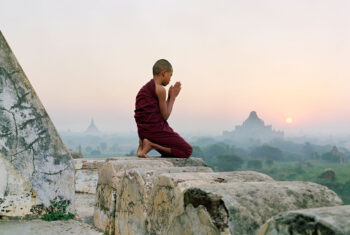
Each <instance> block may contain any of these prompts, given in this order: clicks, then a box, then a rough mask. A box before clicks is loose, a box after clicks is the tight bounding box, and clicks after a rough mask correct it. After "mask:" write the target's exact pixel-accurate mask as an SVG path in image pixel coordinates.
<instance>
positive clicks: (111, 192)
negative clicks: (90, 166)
mask: <svg viewBox="0 0 350 235" xmlns="http://www.w3.org/2000/svg"><path fill="white" fill-rule="evenodd" d="M186 163H188V164H189V165H191V166H193V165H196V164H197V165H200V166H203V165H205V163H204V162H203V161H202V160H193V161H186V159H182V160H180V161H176V160H175V159H165V158H151V159H140V158H135V157H125V158H113V159H107V162H106V163H104V164H103V166H102V167H101V168H99V170H98V172H99V173H98V175H99V176H98V185H97V188H96V197H97V200H96V206H95V210H94V225H95V226H96V227H97V228H99V229H101V230H103V231H106V232H107V233H109V234H113V233H114V226H115V219H114V218H115V212H116V206H117V198H118V195H119V193H120V192H121V182H122V180H123V178H124V176H125V172H126V171H127V170H130V169H133V168H139V167H143V168H152V169H154V168H157V169H161V168H172V167H173V168H174V165H177V166H179V165H183V166H185V165H186ZM210 171H211V170H210Z"/></svg>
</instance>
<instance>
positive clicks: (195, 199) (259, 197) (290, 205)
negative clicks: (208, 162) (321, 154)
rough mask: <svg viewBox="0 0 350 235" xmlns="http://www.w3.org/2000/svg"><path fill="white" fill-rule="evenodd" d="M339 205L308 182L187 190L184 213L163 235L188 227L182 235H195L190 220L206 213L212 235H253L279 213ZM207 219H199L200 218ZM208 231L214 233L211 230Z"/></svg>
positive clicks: (327, 192)
mask: <svg viewBox="0 0 350 235" xmlns="http://www.w3.org/2000/svg"><path fill="white" fill-rule="evenodd" d="M156 197H157V196H155V198H156ZM341 204H342V201H341V199H340V198H339V197H338V196H337V195H336V194H335V193H334V192H333V191H331V190H329V189H328V188H327V187H324V186H321V185H318V184H315V183H310V182H241V183H227V184H206V185H200V186H196V187H191V188H189V189H187V190H186V192H185V193H184V207H185V208H186V210H185V211H186V213H184V214H182V215H180V216H178V217H177V218H175V219H174V220H173V222H172V223H171V226H170V228H169V229H168V231H166V234H177V233H176V231H179V230H180V229H181V228H183V227H188V230H187V231H186V233H185V232H182V234H193V233H196V231H197V230H198V229H199V228H198V227H194V226H190V227H189V225H191V224H195V223H196V221H197V223H198V218H197V217H196V218H194V217H192V216H193V215H196V214H203V213H205V211H206V213H207V215H208V216H210V218H211V220H210V222H211V223H212V225H215V227H216V230H215V231H214V232H213V233H211V234H219V233H225V234H227V233H230V234H256V232H257V230H258V229H259V227H260V226H261V225H262V224H264V223H265V222H266V221H267V220H268V219H269V218H270V217H272V216H274V215H277V214H278V213H280V212H283V211H288V210H296V209H302V208H315V207H325V206H336V205H341ZM188 206H190V208H189V210H188V209H187V207H188ZM192 207H193V208H192ZM204 209H206V210H204ZM208 216H203V215H202V217H201V218H208ZM192 220H193V222H192ZM210 222H209V221H206V220H203V221H201V223H200V224H203V225H206V226H207V227H208V224H210ZM210 228H211V229H213V226H211V227H210ZM159 234H160V233H159Z"/></svg>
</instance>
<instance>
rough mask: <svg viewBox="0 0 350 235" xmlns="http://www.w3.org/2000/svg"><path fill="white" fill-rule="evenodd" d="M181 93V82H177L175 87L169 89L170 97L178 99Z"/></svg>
mask: <svg viewBox="0 0 350 235" xmlns="http://www.w3.org/2000/svg"><path fill="white" fill-rule="evenodd" d="M180 91H181V82H176V83H175V85H173V86H170V88H169V97H171V98H174V99H175V98H176V97H177V96H178V95H179V93H180Z"/></svg>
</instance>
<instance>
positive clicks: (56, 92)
mask: <svg viewBox="0 0 350 235" xmlns="http://www.w3.org/2000/svg"><path fill="white" fill-rule="evenodd" d="M1 5H2V7H1V9H0V23H1V25H0V26H1V27H0V29H1V31H2V32H3V34H4V35H5V36H6V38H7V40H8V42H9V44H10V46H11V47H12V49H13V51H14V53H15V54H16V56H17V58H18V60H19V61H20V63H21V65H22V67H23V69H24V71H26V74H27V76H28V78H29V80H30V82H31V83H32V85H33V87H34V88H35V90H36V92H37V93H38V95H39V97H40V99H41V101H42V102H43V104H44V106H45V108H46V109H47V111H48V113H49V115H50V117H51V118H52V120H53V122H54V124H55V125H56V127H57V129H58V130H60V131H66V130H68V129H70V130H72V131H77V132H81V131H84V130H85V129H86V128H87V126H88V125H89V122H90V120H91V118H94V119H95V122H96V123H97V125H98V126H99V128H100V129H101V130H102V131H107V132H119V133H136V125H135V123H134V119H133V111H134V102H135V96H136V93H137V91H138V90H139V89H140V87H141V86H142V85H143V84H144V83H146V82H147V81H148V80H149V79H151V77H152V76H151V68H152V65H153V63H154V62H155V61H156V60H157V59H159V58H166V59H168V60H169V61H170V62H171V63H172V64H173V67H174V75H173V78H172V84H173V83H174V82H175V81H181V82H182V84H183V89H182V91H181V94H180V96H179V98H178V100H177V101H176V103H175V108H174V111H173V113H172V116H171V118H170V121H169V122H170V125H172V126H173V127H174V129H175V130H177V131H179V132H181V133H186V134H195V135H199V134H203V135H204V134H205V135H217V134H221V133H222V131H224V130H229V131H230V130H233V129H234V127H235V126H236V125H239V124H241V123H242V122H243V121H244V120H245V119H246V118H247V117H248V115H249V113H250V112H251V111H253V110H254V111H257V113H258V114H259V116H260V117H261V118H262V119H263V120H264V121H265V123H266V124H269V125H272V126H273V127H274V128H275V129H277V130H282V131H284V133H285V134H286V135H287V136H288V135H316V136H318V135H319V136H321V135H324V136H329V135H346V134H347V133H348V130H349V128H350V122H349V121H348V120H349V118H350V109H349V108H348V107H349V106H350V99H348V91H349V88H350V80H349V79H348V78H349V77H350V76H349V75H350V71H349V69H348V65H349V62H350V40H349V39H350V26H349V22H350V15H349V14H348V12H349V10H350V3H349V2H348V1H345V0H344V1H332V4H329V1H325V0H324V1H277V0H272V1H257V0H255V1H219V2H217V1H203V0H201V1H166V2H165V1H152V3H151V2H149V1H127V2H125V1H101V2H98V3H97V2H96V1H91V0H88V1H81V0H79V1H68V0H63V1H38V0H35V1H30V2H29V1H24V0H23V1H18V0H15V1H5V2H2V4H1ZM287 118H291V119H292V122H291V123H287V122H286V119H287Z"/></svg>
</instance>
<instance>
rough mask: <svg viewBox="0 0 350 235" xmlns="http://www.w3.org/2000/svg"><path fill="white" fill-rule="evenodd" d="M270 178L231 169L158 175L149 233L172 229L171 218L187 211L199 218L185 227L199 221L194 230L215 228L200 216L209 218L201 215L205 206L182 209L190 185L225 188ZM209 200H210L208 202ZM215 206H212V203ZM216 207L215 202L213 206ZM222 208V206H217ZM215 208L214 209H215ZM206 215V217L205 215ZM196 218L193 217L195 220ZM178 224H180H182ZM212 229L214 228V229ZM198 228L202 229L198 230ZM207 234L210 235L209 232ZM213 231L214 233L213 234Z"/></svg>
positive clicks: (151, 206)
mask: <svg viewBox="0 0 350 235" xmlns="http://www.w3.org/2000/svg"><path fill="white" fill-rule="evenodd" d="M273 181H274V180H273V179H272V178H271V177H269V176H267V175H265V174H262V173H258V172H254V171H234V172H215V173H214V172H212V173H203V172H194V173H181V174H179V173H171V174H161V175H160V176H159V177H158V179H157V181H156V182H155V183H154V187H153V190H152V199H153V200H152V203H151V205H150V208H152V209H151V212H150V213H149V214H148V218H149V222H148V223H149V224H150V233H151V234H168V233H170V231H171V230H172V229H175V228H171V226H172V224H173V223H174V221H175V220H178V219H179V222H181V218H183V217H184V216H181V215H183V214H189V215H191V216H192V215H193V216H197V217H198V216H199V217H198V218H199V219H200V220H196V219H195V218H193V219H194V221H191V222H190V223H189V224H188V226H189V228H191V227H193V225H191V223H192V222H193V223H194V224H196V223H197V224H198V223H199V222H200V221H202V222H203V223H204V224H202V225H201V226H200V227H196V228H198V229H204V230H203V231H206V232H205V233H207V232H208V233H209V231H216V232H218V231H219V230H218V229H217V228H216V227H215V226H214V224H213V223H211V222H210V221H211V220H209V221H204V220H203V218H210V216H209V215H204V214H205V213H204V212H205V208H201V209H199V210H198V211H196V209H194V208H188V209H187V208H186V206H185V205H184V203H185V202H186V201H185V200H186V198H185V197H184V195H185V192H186V191H187V190H188V189H190V188H193V187H197V186H200V185H214V184H215V185H216V184H217V187H219V188H221V187H227V186H226V184H228V183H233V182H273ZM209 203H213V202H210V201H209ZM212 206H213V207H215V205H212ZM217 206H219V205H217ZM220 208H221V209H222V207H220ZM218 209H219V208H215V209H214V210H218ZM208 216H209V217H208ZM198 218H197V219H198ZM181 224H182V225H183V226H185V224H183V223H182V222H181ZM183 226H180V227H183ZM215 228H216V229H215ZM191 231H192V232H194V231H195V230H191ZM198 231H202V230H198ZM209 234H212V233H211V232H210V233H209ZM214 234H215V233H214Z"/></svg>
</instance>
